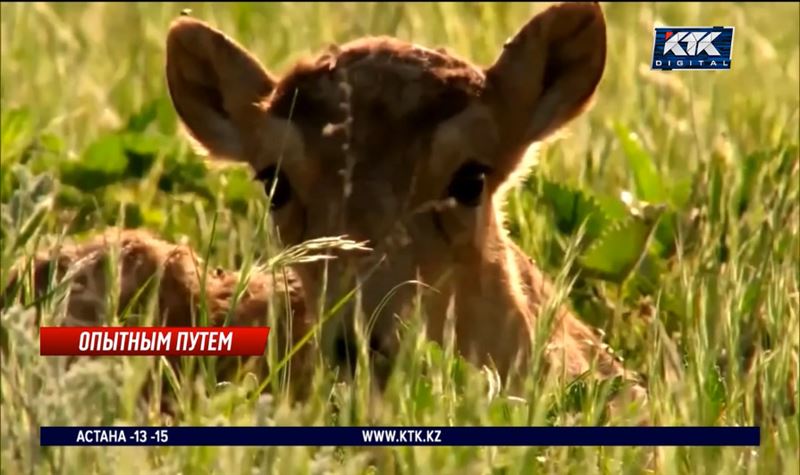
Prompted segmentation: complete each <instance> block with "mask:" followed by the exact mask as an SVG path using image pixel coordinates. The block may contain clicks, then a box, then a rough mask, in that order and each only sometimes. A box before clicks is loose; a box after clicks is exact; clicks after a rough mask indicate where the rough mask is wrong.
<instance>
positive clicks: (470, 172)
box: [447, 162, 489, 207]
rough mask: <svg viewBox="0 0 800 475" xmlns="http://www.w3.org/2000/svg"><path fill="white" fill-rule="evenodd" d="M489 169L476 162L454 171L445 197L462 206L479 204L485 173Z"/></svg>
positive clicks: (468, 163)
mask: <svg viewBox="0 0 800 475" xmlns="http://www.w3.org/2000/svg"><path fill="white" fill-rule="evenodd" d="M488 171H489V167H487V166H486V165H483V164H481V163H478V162H467V163H465V164H464V165H462V166H461V168H459V169H458V171H456V173H455V174H454V175H453V178H452V180H451V181H450V186H449V187H448V188H447V196H448V197H452V198H455V200H456V201H458V203H459V204H461V205H463V206H471V207H475V206H478V205H479V204H481V196H483V187H484V185H485V181H486V173H487V172H488Z"/></svg>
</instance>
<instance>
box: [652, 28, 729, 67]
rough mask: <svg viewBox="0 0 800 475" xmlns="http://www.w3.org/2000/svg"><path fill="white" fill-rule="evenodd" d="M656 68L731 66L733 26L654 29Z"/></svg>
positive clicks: (654, 61) (653, 64)
mask: <svg viewBox="0 0 800 475" xmlns="http://www.w3.org/2000/svg"><path fill="white" fill-rule="evenodd" d="M653 43H654V44H653V63H652V68H653V69H660V70H664V71H671V70H675V69H695V70H696V69H704V70H705V69H711V70H721V69H730V68H731V53H732V50H733V27H732V26H714V27H664V28H655V35H654V41H653Z"/></svg>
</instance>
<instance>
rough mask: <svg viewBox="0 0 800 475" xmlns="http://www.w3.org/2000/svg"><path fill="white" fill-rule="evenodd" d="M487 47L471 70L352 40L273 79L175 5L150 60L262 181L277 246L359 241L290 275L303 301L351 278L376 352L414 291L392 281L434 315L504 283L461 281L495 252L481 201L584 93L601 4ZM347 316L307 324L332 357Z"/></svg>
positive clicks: (580, 104) (597, 44)
mask: <svg viewBox="0 0 800 475" xmlns="http://www.w3.org/2000/svg"><path fill="white" fill-rule="evenodd" d="M499 50H500V52H499V55H498V57H497V59H496V61H495V62H494V63H493V64H492V65H490V66H488V67H486V68H482V67H478V66H475V65H473V64H471V63H470V62H468V61H466V60H464V59H460V58H458V57H455V56H453V55H452V54H449V53H446V52H443V51H441V50H432V49H427V48H424V47H421V46H418V45H415V44H411V43H407V42H404V41H400V40H398V39H394V38H387V37H380V38H364V39H359V40H355V41H353V42H350V43H347V44H344V45H341V46H338V47H332V48H330V50H328V51H325V52H323V53H321V54H320V55H319V56H317V57H316V58H313V59H309V60H304V61H301V62H299V63H298V64H296V65H295V66H294V67H293V68H292V69H291V70H289V71H288V73H286V74H285V75H283V76H280V77H279V76H276V75H273V74H272V73H270V72H268V71H267V70H266V69H265V68H264V67H263V66H262V65H261V64H260V63H259V62H258V60H256V59H255V58H254V57H253V56H252V55H251V54H250V53H248V52H247V51H246V50H245V49H244V48H243V47H242V46H239V45H238V44H237V43H236V42H235V41H234V40H232V39H230V38H229V37H227V36H225V35H224V34H223V33H221V32H219V31H217V30H215V29H213V28H212V27H210V26H208V25H206V24H204V23H202V22H200V21H198V20H195V19H191V18H186V17H183V18H180V19H178V20H176V21H175V23H173V25H172V26H171V28H170V31H169V34H168V39H167V66H166V73H167V81H168V85H169V91H170V94H171V97H172V100H173V103H174V106H175V109H176V110H177V112H178V115H179V116H180V118H181V120H182V122H183V123H184V125H185V126H186V128H187V129H188V131H189V132H190V133H191V135H192V136H193V137H194V138H195V139H196V140H197V141H199V142H200V144H202V145H203V146H204V147H205V148H206V149H208V151H209V152H210V154H211V155H212V156H215V157H219V158H223V159H229V160H237V161H243V162H247V163H249V164H250V165H251V166H252V168H253V169H254V171H255V173H256V177H257V179H259V180H261V181H263V183H264V186H265V190H266V191H267V194H268V195H271V214H272V221H273V223H274V224H275V226H276V228H277V231H278V233H279V236H280V237H281V239H282V241H283V243H284V244H287V245H288V244H296V243H300V242H302V241H304V240H308V239H311V238H317V237H323V236H339V235H347V236H348V237H350V238H352V239H354V240H358V241H367V242H368V246H369V247H370V248H371V249H372V251H371V252H357V253H353V252H351V253H339V255H338V256H337V257H338V258H337V259H335V260H332V261H326V262H324V263H314V264H303V265H300V266H297V269H296V272H297V273H298V275H299V277H300V279H301V281H302V284H303V287H304V289H305V292H306V295H307V298H308V299H309V300H310V305H311V308H316V306H317V305H318V303H319V302H320V301H322V302H325V303H326V304H327V305H328V306H330V304H332V303H334V302H337V301H338V300H339V299H340V298H341V297H342V296H343V295H344V293H346V292H348V291H350V290H351V289H352V288H353V287H354V286H355V285H358V286H359V289H360V298H359V299H357V301H358V302H359V303H358V305H359V306H360V309H361V311H362V312H363V313H362V314H363V315H365V316H366V317H369V318H371V321H372V322H373V324H372V326H371V327H370V337H371V339H370V345H371V347H372V349H373V350H376V351H391V347H392V345H393V341H394V337H395V333H396V317H397V316H399V315H403V312H404V310H406V309H408V308H409V305H410V304H411V303H412V302H414V300H415V299H414V298H413V297H414V296H415V295H416V291H417V289H415V288H414V287H413V286H411V285H402V284H403V283H405V282H410V281H416V282H424V283H426V284H428V286H431V287H433V288H434V289H435V291H433V292H430V293H428V294H430V295H431V297H430V298H429V299H428V300H426V302H430V304H431V305H432V306H434V307H435V306H437V305H438V307H436V308H439V309H440V310H442V312H440V313H443V310H444V309H446V308H447V307H448V305H449V304H448V303H447V302H448V301H450V300H452V299H456V300H458V299H459V289H462V291H463V292H474V291H475V290H474V289H478V290H477V292H478V293H480V292H491V291H492V290H491V289H494V288H496V287H498V286H500V287H502V286H504V285H507V284H506V283H505V282H504V279H505V277H503V276H502V275H501V276H500V278H499V282H486V286H483V287H481V286H478V287H476V286H475V285H476V283H477V284H480V282H482V281H485V280H496V278H497V275H495V274H492V273H489V272H484V270H485V269H486V268H487V267H489V266H491V265H492V263H496V262H497V261H498V260H501V259H505V257H504V256H503V253H504V252H506V241H505V239H506V238H505V237H504V234H503V232H502V229H501V226H502V223H501V222H500V218H499V214H498V211H497V205H498V203H499V202H500V201H501V199H502V192H503V190H504V189H505V188H507V185H508V184H509V183H511V182H512V180H513V177H514V175H515V173H519V171H520V170H522V169H523V168H524V164H523V163H522V161H523V155H524V152H525V150H526V149H527V148H528V147H529V146H530V145H531V144H532V143H534V142H536V141H539V140H541V139H543V138H545V137H547V136H548V135H549V134H551V133H552V132H553V131H555V130H557V129H559V128H560V127H561V126H563V125H564V124H566V123H567V122H568V121H570V120H571V119H573V118H574V117H575V116H577V115H578V114H579V113H580V112H581V111H582V110H583V109H584V108H585V106H586V104H587V103H588V101H589V100H590V98H591V96H592V95H593V93H594V91H595V89H596V87H597V85H598V82H599V81H600V78H601V76H602V73H603V69H604V66H605V56H606V30H605V21H604V18H603V14H602V11H601V9H600V7H599V6H598V5H597V4H596V3H589V4H578V3H569V4H563V5H558V6H554V7H551V8H549V9H547V10H546V11H544V12H542V13H540V14H538V15H537V16H535V17H534V18H532V19H531V20H530V21H529V22H528V23H527V24H525V25H524V26H523V27H522V28H521V30H520V31H519V32H518V33H517V34H516V35H515V36H514V37H513V38H512V39H510V40H509V41H508V42H506V44H505V45H502V47H501V48H499ZM504 185H506V186H504ZM467 288H469V289H472V290H465V289H467ZM480 289H483V290H480ZM470 297H474V295H470ZM387 298H388V300H387ZM426 299H427V298H426ZM512 300H513V299H512ZM456 306H458V303H457V302H456ZM348 310H352V308H349V309H348ZM496 310H497V311H498V312H500V311H503V310H504V309H502V308H498V309H496ZM348 313H349V314H352V313H353V312H348V311H344V312H342V314H343V315H345V316H344V317H342V318H340V319H338V320H337V321H336V322H333V323H331V325H330V326H328V327H326V329H325V330H324V331H323V343H324V344H325V348H326V350H327V352H328V353H330V354H332V355H334V356H337V353H338V357H339V358H342V357H343V356H348V355H347V354H346V352H343V351H342V347H343V345H342V338H344V337H346V336H347V334H348V331H349V328H350V325H351V324H352V322H351V321H349V320H348V319H349V318H352V317H348V316H347V314H348ZM486 318H492V317H491V316H488V315H487V317H486ZM343 353H345V354H343Z"/></svg>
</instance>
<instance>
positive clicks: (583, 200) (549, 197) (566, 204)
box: [541, 179, 609, 240]
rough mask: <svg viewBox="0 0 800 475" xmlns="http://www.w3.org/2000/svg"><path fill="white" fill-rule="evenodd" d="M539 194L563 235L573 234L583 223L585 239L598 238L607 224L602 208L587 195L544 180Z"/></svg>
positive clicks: (607, 220)
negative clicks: (584, 224)
mask: <svg viewBox="0 0 800 475" xmlns="http://www.w3.org/2000/svg"><path fill="white" fill-rule="evenodd" d="M541 193H542V199H543V200H544V201H545V203H546V204H547V205H548V206H549V207H550V209H551V210H552V212H553V217H554V219H555V224H556V226H557V227H558V229H559V231H561V232H562V233H564V234H573V233H575V232H576V231H577V230H578V228H580V226H581V225H583V223H584V222H585V223H586V237H587V238H588V239H590V240H591V239H595V238H597V237H598V236H600V234H601V233H602V231H603V229H604V228H605V226H606V225H607V224H608V223H609V219H608V218H607V217H606V215H605V213H604V211H603V208H602V207H601V206H600V204H599V203H598V202H597V200H596V199H595V198H594V197H593V196H592V195H590V194H589V193H586V192H583V191H581V190H578V189H574V188H570V187H568V186H566V185H564V184H561V183H556V182H553V181H550V180H546V179H545V180H543V181H542V182H541Z"/></svg>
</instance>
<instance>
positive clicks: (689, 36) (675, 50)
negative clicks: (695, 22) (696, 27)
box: [664, 31, 720, 56]
mask: <svg viewBox="0 0 800 475" xmlns="http://www.w3.org/2000/svg"><path fill="white" fill-rule="evenodd" d="M719 35H720V32H719V31H712V32H710V33H703V32H700V31H697V32H694V33H692V32H688V31H678V32H677V33H673V32H671V31H668V32H666V33H665V34H664V37H665V38H666V40H667V41H666V43H664V54H667V53H672V54H674V55H675V56H696V55H698V54H700V53H706V54H708V55H709V56H719V51H718V50H717V48H714V38H716V37H717V36H719ZM681 43H685V44H686V50H685V51H684V49H683V48H681V45H680V44H681Z"/></svg>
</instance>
